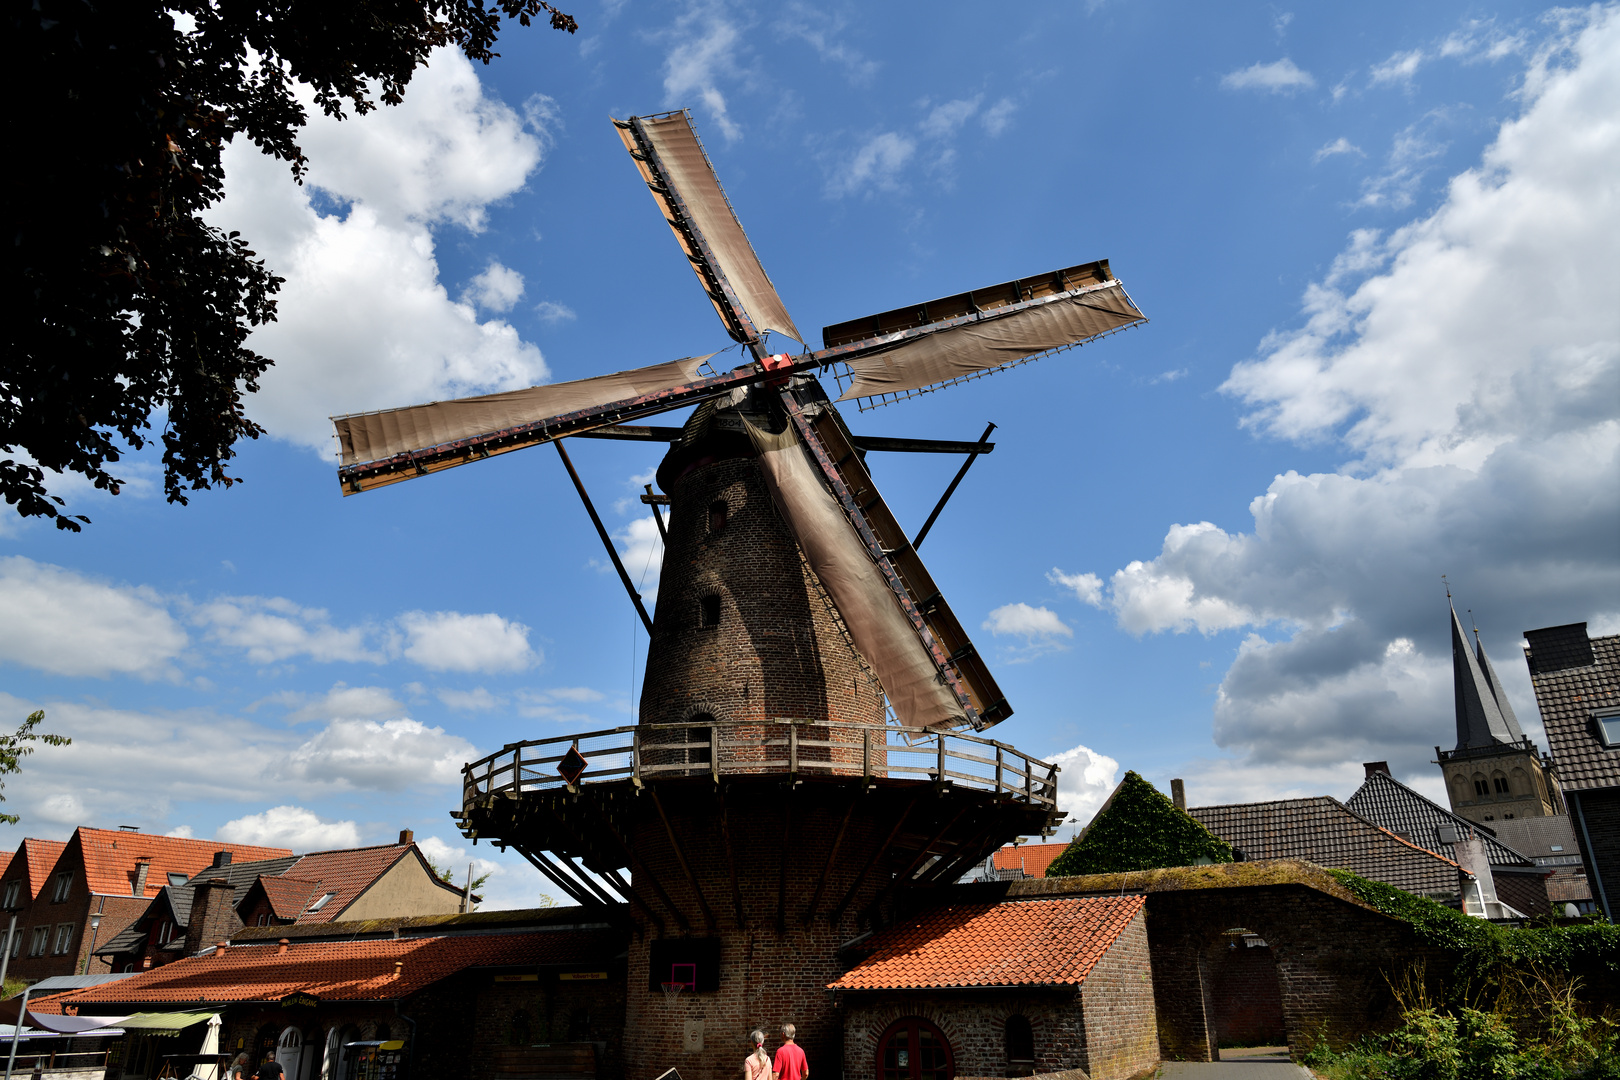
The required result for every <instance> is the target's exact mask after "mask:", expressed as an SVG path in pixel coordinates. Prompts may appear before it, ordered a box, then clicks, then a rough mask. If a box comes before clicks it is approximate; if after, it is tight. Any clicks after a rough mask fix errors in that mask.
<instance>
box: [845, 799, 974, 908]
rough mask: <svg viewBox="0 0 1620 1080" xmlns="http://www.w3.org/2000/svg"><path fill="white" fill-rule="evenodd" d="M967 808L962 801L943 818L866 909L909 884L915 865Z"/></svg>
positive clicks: (878, 903) (924, 857)
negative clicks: (931, 834)
mask: <svg viewBox="0 0 1620 1080" xmlns="http://www.w3.org/2000/svg"><path fill="white" fill-rule="evenodd" d="M967 810H968V807H967V804H966V803H963V804H962V805H961V806H959V807H957V809H956V813H954V814H952V815H951V816H950V817H948V818H946V819H945V824H943V825H941V826H940V827H939V829H938V830H937V831H935V833H934V835H933V836H930V837H929V838H928V840H927V842H926V843H924V844H923V846H922V850H921V851H919V852H917V854H916V855H915V856H913V857H912V860H911V862H909V863H907V864H906V868H905V869H904V870H902V871H900V872H899V873H898V874H896V875H894V877H893V878H891V879H890V880H889V883H888V884H887V885H885V886H883V891H881V892H879V893H878V894H877V896H875V897H873V898H872V902H871V903H870V904H868V905H866V910H867V911H872V912H875V911H877V910H878V908H879V907H880V906H881V905H882V903H883V901H885V900H887V899H888V898H889V894H890V893H892V892H894V890H895V889H896V888H898V887H899V886H901V885H908V884H910V880H909V879H910V878H911V875H912V873H913V872H914V871H916V869H917V867H919V866H921V865H922V863H923V860H924V859H926V858H928V851H929V849H930V848H932V847H933V846H934V845H935V844H937V843H939V842H940V840H941V839H943V838H944V836H945V834H946V833H948V832H950V830H951V826H953V825H955V824H956V823H957V822H958V821H959V820H961V817H962V815H963V814H965V813H967Z"/></svg>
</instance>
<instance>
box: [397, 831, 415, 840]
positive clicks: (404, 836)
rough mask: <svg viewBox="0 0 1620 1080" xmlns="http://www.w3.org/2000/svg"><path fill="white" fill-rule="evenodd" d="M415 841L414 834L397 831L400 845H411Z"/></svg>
mask: <svg viewBox="0 0 1620 1080" xmlns="http://www.w3.org/2000/svg"><path fill="white" fill-rule="evenodd" d="M415 839H416V834H415V833H413V832H411V830H409V829H401V830H399V842H400V843H402V844H409V843H413V842H414V841H415Z"/></svg>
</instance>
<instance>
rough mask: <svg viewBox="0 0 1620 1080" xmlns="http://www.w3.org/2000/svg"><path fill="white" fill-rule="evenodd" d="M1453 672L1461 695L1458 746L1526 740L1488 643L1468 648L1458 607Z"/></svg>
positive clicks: (1453, 614)
mask: <svg viewBox="0 0 1620 1080" xmlns="http://www.w3.org/2000/svg"><path fill="white" fill-rule="evenodd" d="M1451 675H1452V682H1453V684H1454V685H1455V687H1456V694H1457V749H1458V750H1467V749H1472V748H1476V747H1487V746H1491V745H1492V744H1496V743H1517V742H1522V741H1523V740H1524V732H1523V731H1521V730H1520V728H1519V718H1518V717H1517V716H1515V715H1514V714H1513V706H1512V705H1511V704H1509V703H1508V700H1507V694H1506V693H1505V692H1503V689H1502V681H1501V679H1500V678H1498V677H1497V674H1496V669H1495V668H1493V667H1492V666H1491V662H1490V660H1489V659H1487V658H1486V656H1485V649H1484V646H1482V645H1479V644H1478V643H1477V642H1476V643H1475V646H1474V648H1472V649H1470V648H1469V647H1468V634H1467V632H1466V631H1464V630H1463V627H1462V620H1460V619H1458V618H1457V609H1456V608H1455V607H1453V608H1452V609H1451Z"/></svg>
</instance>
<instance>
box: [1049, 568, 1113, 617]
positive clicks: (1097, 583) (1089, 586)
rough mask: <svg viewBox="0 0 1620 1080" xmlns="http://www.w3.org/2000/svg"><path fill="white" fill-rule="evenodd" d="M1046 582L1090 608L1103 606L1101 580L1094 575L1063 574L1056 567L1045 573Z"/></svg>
mask: <svg viewBox="0 0 1620 1080" xmlns="http://www.w3.org/2000/svg"><path fill="white" fill-rule="evenodd" d="M1046 580H1047V581H1050V582H1051V583H1052V584H1054V585H1061V586H1062V587H1063V588H1065V589H1068V590H1070V591H1071V592H1073V593H1074V598H1075V599H1076V600H1078V601H1080V602H1081V603H1082V604H1090V605H1091V606H1092V607H1102V606H1103V583H1102V578H1100V577H1098V576H1097V575H1096V574H1065V573H1064V572H1063V571H1062V570H1059V569H1058V568H1057V567H1055V566H1054V567H1052V569H1051V570H1049V571H1047V574H1046Z"/></svg>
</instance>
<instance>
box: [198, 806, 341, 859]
mask: <svg viewBox="0 0 1620 1080" xmlns="http://www.w3.org/2000/svg"><path fill="white" fill-rule="evenodd" d="M214 839H216V840H223V841H225V842H226V843H227V844H257V845H260V846H261V847H283V848H291V849H292V850H293V851H295V852H297V853H298V854H300V855H302V854H304V853H305V852H309V851H325V850H330V849H332V848H351V847H359V846H360V827H359V826H358V825H356V824H355V823H354V822H352V821H323V820H321V818H319V817H318V816H316V814H315V813H314V812H313V811H311V810H305V809H304V808H303V807H302V806H272V807H271V808H270V809H268V810H266V811H264V812H263V813H262V814H248V815H247V816H245V817H239V818H237V819H236V820H234V821H227V822H226V823H225V824H223V825H221V826H220V827H219V831H218V832H216V833H215V834H214Z"/></svg>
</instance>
